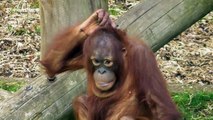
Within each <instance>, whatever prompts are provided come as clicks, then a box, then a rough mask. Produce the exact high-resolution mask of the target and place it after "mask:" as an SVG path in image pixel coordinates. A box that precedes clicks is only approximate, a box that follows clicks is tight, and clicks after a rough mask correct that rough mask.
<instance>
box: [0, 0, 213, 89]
mask: <svg viewBox="0 0 213 120" xmlns="http://www.w3.org/2000/svg"><path fill="white" fill-rule="evenodd" d="M40 41H41V37H40V24H39V9H38V6H37V4H36V3H34V2H29V0H21V1H19V0H12V1H11V0H1V1H0V76H3V77H16V78H35V77H37V76H39V75H40V74H41V73H40V65H39V59H40V57H39V56H40ZM156 58H157V61H158V63H159V67H160V69H161V71H162V72H163V75H164V76H165V78H166V79H167V81H168V82H169V83H180V84H185V83H199V84H202V85H205V84H212V83H213V12H211V13H209V14H208V15H207V16H205V17H204V18H203V19H202V20H200V21H198V22H197V23H195V24H194V25H193V26H191V27H190V28H189V29H187V30H186V31H185V32H183V33H182V34H181V35H179V36H177V37H176V38H174V40H172V41H171V42H170V43H168V44H167V45H165V46H164V47H163V48H161V49H160V50H159V51H158V52H157V53H156Z"/></svg>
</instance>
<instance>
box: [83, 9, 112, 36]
mask: <svg viewBox="0 0 213 120" xmlns="http://www.w3.org/2000/svg"><path fill="white" fill-rule="evenodd" d="M100 26H111V27H115V26H116V25H115V23H114V22H113V21H112V20H111V19H110V17H109V14H108V13H107V12H106V11H105V10H103V9H99V10H97V11H95V12H94V13H93V14H92V15H91V16H90V17H89V18H87V19H86V20H85V21H84V22H83V23H82V24H80V29H81V30H82V31H84V32H85V33H86V34H87V35H90V34H91V33H92V32H94V31H95V30H96V29H97V28H99V27H100Z"/></svg>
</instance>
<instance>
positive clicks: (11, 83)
mask: <svg viewBox="0 0 213 120" xmlns="http://www.w3.org/2000/svg"><path fill="white" fill-rule="evenodd" d="M24 84H25V82H24V81H22V80H14V79H4V78H1V77H0V90H1V89H3V90H6V91H9V92H16V91H17V90H19V89H20V88H21V87H22V86H23V85H24Z"/></svg>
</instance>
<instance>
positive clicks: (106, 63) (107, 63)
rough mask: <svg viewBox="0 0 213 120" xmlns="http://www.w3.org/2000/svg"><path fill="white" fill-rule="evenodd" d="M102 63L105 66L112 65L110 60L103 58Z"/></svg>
mask: <svg viewBox="0 0 213 120" xmlns="http://www.w3.org/2000/svg"><path fill="white" fill-rule="evenodd" d="M104 65H105V66H106V67H111V66H112V65H113V62H112V61H111V60H107V59H106V60H104Z"/></svg>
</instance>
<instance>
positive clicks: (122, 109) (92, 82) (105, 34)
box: [41, 10, 180, 120]
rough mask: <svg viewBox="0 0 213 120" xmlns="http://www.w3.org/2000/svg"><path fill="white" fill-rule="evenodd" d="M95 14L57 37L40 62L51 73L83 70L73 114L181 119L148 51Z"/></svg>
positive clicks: (115, 119)
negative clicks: (82, 92)
mask: <svg viewBox="0 0 213 120" xmlns="http://www.w3.org/2000/svg"><path fill="white" fill-rule="evenodd" d="M101 12H104V11H101ZM99 14H100V10H99V12H95V13H94V14H92V15H91V16H90V17H89V18H88V19H87V20H86V21H85V22H83V23H82V24H80V25H78V26H76V27H72V28H70V29H68V30H66V31H65V32H63V33H62V34H61V35H58V36H57V37H56V39H55V40H54V41H53V44H52V45H51V46H50V48H49V51H48V52H47V54H46V56H45V58H44V60H42V61H41V63H42V64H43V65H44V66H45V68H46V71H47V74H48V75H49V76H50V77H53V76H54V75H55V74H58V73H61V72H63V71H66V70H77V69H80V68H85V69H86V72H87V80H88V85H87V95H83V96H80V97H78V98H76V100H75V101H74V103H73V107H74V111H75V115H76V118H77V119H78V120H179V119H180V114H179V112H178V111H177V109H176V106H175V104H174V103H173V102H172V100H171V97H170V95H169V92H168V90H167V88H166V83H165V80H164V79H163V77H162V75H161V72H160V70H159V69H158V66H157V63H156V60H155V56H154V54H153V52H152V51H151V49H150V48H149V47H147V46H146V45H145V44H144V43H143V42H142V41H140V40H135V39H132V38H129V37H128V36H127V35H126V33H125V32H123V31H121V30H118V29H116V28H114V27H112V22H111V20H110V19H109V18H108V17H106V16H105V15H107V13H105V12H104V13H101V14H105V15H102V16H105V17H100V16H99ZM100 18H101V22H100V24H99V22H97V21H98V19H100ZM105 18H106V19H105Z"/></svg>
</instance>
